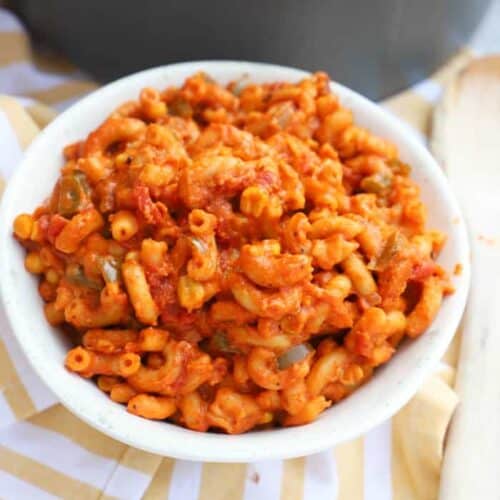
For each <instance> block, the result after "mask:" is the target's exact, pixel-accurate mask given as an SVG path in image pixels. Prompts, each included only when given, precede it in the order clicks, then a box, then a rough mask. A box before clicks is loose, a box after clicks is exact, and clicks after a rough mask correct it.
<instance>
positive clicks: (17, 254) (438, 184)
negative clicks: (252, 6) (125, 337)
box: [0, 61, 470, 462]
mask: <svg viewBox="0 0 500 500" xmlns="http://www.w3.org/2000/svg"><path fill="white" fill-rule="evenodd" d="M200 70H203V71H206V72H207V73H208V74H210V75H211V76H212V77H213V78H215V80H217V81H218V82H220V83H227V82H229V81H231V80H235V79H238V78H240V77H241V76H243V75H248V77H249V80H251V81H254V82H266V81H276V80H288V81H297V80H299V79H301V78H304V77H305V76H307V73H305V72H303V71H299V70H296V69H291V68H286V67H282V66H274V65H267V64H254V63H247V62H231V61H223V62H219V61H209V62H206V61H205V62H193V63H182V64H175V65H171V66H164V67H160V68H155V69H151V70H147V71H143V72H141V73H137V74H135V75H132V76H129V77H126V78H122V79H121V80H118V81H117V82H114V83H112V84H110V85H107V86H105V87H103V88H102V89H100V90H98V91H96V92H94V93H93V94H91V95H89V96H88V97H86V98H84V99H82V100H81V101H80V102H78V103H77V104H75V105H74V106H72V107H71V108H70V109H68V110H67V111H65V112H64V113H63V114H61V115H60V116H59V117H58V118H57V119H56V120H54V122H52V123H51V124H50V125H49V126H48V127H47V128H46V129H45V130H44V131H43V132H42V133H41V134H40V135H39V136H38V137H37V138H36V139H35V140H34V142H33V144H32V145H31V146H30V148H29V149H28V151H27V152H26V154H25V156H24V160H23V161H22V163H21V165H19V166H18V168H17V170H16V173H15V175H14V176H13V178H12V179H11V180H10V182H9V184H8V187H7V189H6V191H5V194H4V195H3V201H2V206H1V221H0V277H1V292H2V296H3V302H4V305H5V309H6V312H7V316H8V318H9V321H10V323H11V326H12V329H13V331H14V333H15V335H16V337H17V339H18V341H19V343H20V344H21V346H22V348H23V350H24V352H25V353H26V355H27V357H28V359H29V360H30V362H31V364H32V365H33V367H34V369H35V370H36V372H37V373H38V375H39V376H40V377H41V378H42V380H43V381H44V382H45V383H46V384H47V385H48V387H50V389H51V390H52V391H53V392H54V393H55V394H56V396H57V397H58V398H59V400H60V401H61V402H62V404H64V405H65V406H66V407H67V408H68V409H69V410H71V411H72V412H73V413H75V414H76V415H77V416H78V417H80V418H81V419H82V420H84V421H85V422H87V423H88V424H90V425H92V426H93V427H95V428H96V429H99V430H100V431H102V432H104V433H105V434H108V435H109V436H111V437H113V438H115V439H118V440H120V441H123V442H124V443H127V444H130V445H132V446H136V447H137V448H141V449H143V450H147V451H149V452H153V453H158V454H160V455H165V456H171V457H176V458H183V459H189V460H202V461H215V462H217V461H220V462H224V461H225V462H246V461H253V460H262V459H278V458H288V457H295V456H302V455H307V454H310V453H314V452H317V451H320V450H322V449H325V448H328V447H330V446H332V445H335V444H337V443H340V442H342V441H346V440H349V439H353V438H355V437H357V436H359V435H361V434H363V433H365V432H366V431H368V430H369V429H371V428H373V427H375V426H376V425H377V424H379V423H381V422H382V421H384V420H385V419H387V418H389V417H391V416H392V415H393V414H394V413H395V412H397V411H398V410H399V409H400V408H401V407H402V406H403V405H404V404H405V403H406V402H407V401H408V400H409V399H410V397H411V396H412V395H413V394H414V393H415V392H416V391H417V389H418V387H419V386H420V384H421V383H422V381H423V379H424V377H425V376H426V375H428V374H429V373H430V372H431V371H432V370H433V369H434V367H435V366H436V364H437V363H438V362H439V360H440V358H441V357H442V355H443V354H444V352H445V350H446V347H447V346H448V344H449V342H450V341H451V339H452V337H453V334H454V333H455V330H456V328H457V326H458V323H459V320H460V317H461V315H462V312H463V309H464V306H465V301H466V297H467V292H468V287H469V277H470V269H469V247H468V240H467V234H466V228H465V223H464V220H463V217H462V214H461V212H460V209H459V207H458V204H457V201H456V199H455V197H454V196H453V194H452V192H451V190H450V187H449V185H448V183H447V181H446V179H445V176H444V175H443V173H442V171H441V169H440V168H439V166H438V165H437V164H436V162H435V161H434V159H433V158H432V157H431V155H430V154H429V152H428V151H427V150H426V149H425V147H424V146H423V145H422V144H421V143H420V142H419V141H418V140H417V139H416V138H415V137H414V136H413V134H412V132H411V131H409V129H408V128H407V127H406V126H404V125H402V124H401V123H400V122H399V121H398V120H397V119H395V118H394V117H393V116H391V115H390V114H388V113H387V112H386V111H384V110H383V109H382V108H380V107H378V106H377V105H376V104H374V103H372V102H370V101H369V100H367V99H365V98H364V97H362V96H360V95H359V94H357V93H355V92H353V91H351V90H349V89H347V88H345V87H343V86H341V85H338V84H335V83H334V84H332V86H333V89H334V90H335V92H337V93H338V94H339V95H340V97H341V99H342V102H343V103H344V104H345V105H346V106H347V107H349V108H351V109H352V110H353V111H354V115H355V119H356V122H357V123H358V124H360V125H362V126H364V127H367V128H368V129H370V130H373V131H374V132H375V133H377V134H378V135H380V136H382V137H384V138H387V139H389V140H391V141H393V142H394V143H396V144H397V145H398V147H399V150H400V154H401V158H402V159H403V160H404V161H405V162H407V163H409V164H410V165H412V167H413V176H414V178H415V179H416V181H417V182H418V183H419V185H420V186H421V189H422V197H423V200H424V201H425V203H426V204H427V206H428V208H429V225H430V226H431V227H434V228H437V229H440V230H442V231H444V232H445V233H446V234H447V235H448V242H447V244H446V247H445V249H444V251H443V253H442V254H441V256H440V258H439V261H440V263H441V264H442V265H443V266H444V267H445V268H446V269H448V270H452V269H453V268H454V266H455V264H457V263H461V264H462V266H463V272H462V273H461V275H460V276H454V277H453V280H454V284H455V286H456V292H455V293H454V294H453V295H451V296H449V297H447V298H446V300H445V301H444V303H443V306H442V308H441V310H440V312H439V314H438V316H437V318H436V319H435V321H434V323H433V324H432V326H431V328H430V331H428V332H426V333H425V334H424V335H422V336H421V337H420V338H419V339H417V340H415V341H410V342H406V343H405V344H404V345H403V346H402V347H401V348H400V349H399V350H398V352H397V354H396V355H395V356H394V357H393V359H391V360H390V362H389V363H388V364H387V365H385V366H384V367H381V368H380V369H378V370H376V372H375V375H374V377H373V379H372V380H370V381H369V382H368V383H367V384H366V385H364V386H363V387H361V388H360V389H359V390H358V391H356V392H355V393H354V394H353V395H351V396H350V397H349V398H347V399H346V400H344V401H342V402H340V403H338V404H336V405H334V406H333V407H332V408H330V409H328V410H327V411H325V412H324V413H323V414H322V415H321V416H320V417H319V418H318V419H317V420H316V421H314V422H313V423H311V424H309V425H305V426H302V427H291V428H285V429H275V430H267V431H259V432H249V433H247V434H243V435H237V436H228V435H223V434H213V433H198V432H194V431H191V430H187V429H184V428H182V427H178V426H175V425H172V424H169V423H165V422H154V421H150V420H145V419H142V418H139V417H136V416H134V415H131V414H129V413H127V411H126V409H125V407H124V406H122V405H119V404H116V403H114V402H113V401H111V400H110V399H109V398H108V397H107V395H105V394H103V393H102V392H101V391H100V390H99V389H98V388H97V387H96V386H95V384H94V383H92V382H89V381H88V380H85V379H83V378H81V377H79V376H77V375H75V374H73V373H70V372H68V371H67V370H66V369H65V368H64V357H65V354H66V352H67V350H68V348H70V344H69V342H68V340H66V339H65V338H64V337H63V335H62V334H61V333H60V332H59V331H58V330H57V329H54V328H51V327H50V326H49V325H48V324H47V322H46V320H45V318H44V315H43V310H42V300H41V298H40V297H39V295H38V291H37V286H36V279H35V278H34V277H33V276H31V275H29V274H28V273H27V272H26V271H25V270H24V266H23V259H24V250H23V249H22V248H21V246H20V245H19V244H18V243H17V242H16V241H15V240H14V238H13V237H12V222H13V220H14V218H15V216H16V215H17V214H19V213H20V212H31V211H32V210H33V209H34V208H35V207H36V206H37V205H39V204H40V203H41V202H42V201H43V200H44V199H45V198H46V197H47V196H48V194H49V193H50V192H51V189H52V187H53V185H54V183H55V181H56V179H57V177H58V175H59V168H60V167H61V165H62V155H61V150H62V147H63V146H64V145H66V144H69V143H71V142H74V141H76V140H80V139H82V138H84V137H86V135H87V134H88V133H89V132H90V131H91V130H92V129H94V128H95V127H96V126H97V125H99V124H100V123H101V122H102V121H103V120H104V119H105V117H106V116H107V115H108V114H109V113H110V112H111V111H112V110H113V109H114V108H115V107H116V106H117V105H118V104H120V103H122V102H124V101H126V100H128V99H132V98H136V97H137V95H138V93H139V91H140V90H141V88H142V87H144V86H154V87H158V88H164V87H166V86H168V85H180V84H182V83H183V81H184V79H185V78H186V77H188V76H189V75H191V74H193V73H194V72H196V71H200Z"/></svg>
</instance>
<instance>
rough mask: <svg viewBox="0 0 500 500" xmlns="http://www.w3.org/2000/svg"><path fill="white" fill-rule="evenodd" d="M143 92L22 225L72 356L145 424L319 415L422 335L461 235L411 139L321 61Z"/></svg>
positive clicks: (72, 148)
mask: <svg viewBox="0 0 500 500" xmlns="http://www.w3.org/2000/svg"><path fill="white" fill-rule="evenodd" d="M235 89H236V85H235V84H234V83H232V84H229V85H228V86H227V87H222V86H220V85H218V84H217V83H215V82H214V81H212V80H211V79H210V78H209V77H208V76H206V75H203V74H201V73H200V74H196V75H193V76H191V77H190V78H188V79H187V80H186V81H185V83H184V85H182V86H181V87H180V88H173V87H172V88H168V89H166V90H165V91H163V92H160V91H158V90H157V89H153V88H145V89H143V90H142V91H141V92H140V94H139V96H138V99H137V100H135V101H130V102H127V103H124V104H123V105H122V106H120V107H119V108H118V109H117V110H116V111H115V112H114V113H112V115H111V116H109V117H108V119H106V121H105V122H104V123H103V124H102V125H101V126H99V127H98V128H97V129H96V130H95V131H93V132H91V133H90V134H89V136H88V137H87V138H86V139H85V140H84V141H82V142H80V143H75V144H73V145H69V146H67V147H66V148H65V149H64V155H65V158H66V164H65V166H64V168H63V169H62V172H61V177H60V179H59V181H58V183H57V185H56V186H55V188H54V190H53V193H52V195H51V196H50V198H49V199H48V201H47V202H46V203H45V204H44V205H43V206H41V207H39V208H38V209H37V210H36V211H35V212H34V213H33V214H20V215H19V216H18V217H17V218H16V219H15V221H14V224H13V232H14V236H15V238H16V239H17V240H18V241H19V242H20V243H21V244H22V245H23V246H24V247H25V248H26V251H27V254H26V258H25V268H26V270H27V271H28V272H30V273H33V274H35V275H37V276H39V287H38V290H39V293H40V296H41V297H42V299H43V300H44V302H45V305H44V311H45V315H46V318H47V321H48V322H49V323H50V324H52V325H63V326H66V327H67V326H69V327H71V328H73V329H74V330H75V331H76V332H78V333H79V334H80V337H79V338H80V339H81V340H80V342H79V345H76V346H75V347H74V348H73V349H71V350H70V351H69V352H68V354H67V357H66V361H65V365H66V367H67V368H68V369H69V370H71V371H73V372H75V373H77V374H79V375H80V376H83V377H86V378H93V379H95V381H96V383H97V386H98V387H99V389H101V390H102V391H103V392H105V393H107V394H108V395H109V397H110V398H111V399H112V400H113V401H115V402H117V403H120V404H123V405H126V407H127V410H128V411H129V412H131V413H133V414H135V415H138V416H140V417H143V418H149V419H157V420H166V419H168V420H170V421H172V422H174V423H176V424H179V425H183V426H185V427H187V428H189V429H192V430H195V431H200V432H204V431H208V430H210V429H214V428H217V429H219V430H222V431H224V432H227V433H230V434H234V433H241V432H246V431H248V430H250V429H253V428H263V427H269V426H279V425H282V426H291V425H302V424H306V423H308V422H311V421H312V420H314V419H315V418H316V417H317V416H318V415H319V414H320V413H321V412H322V411H324V410H325V409H326V408H328V407H329V406H330V405H331V404H333V403H336V402H337V401H339V400H341V399H343V398H345V397H347V396H348V395H349V394H351V393H352V392H353V391H354V390H356V388H358V387H359V386H360V385H362V384H363V383H365V382H366V381H367V380H369V379H370V377H371V376H372V373H373V370H374V369H375V368H376V367H377V366H379V365H381V364H383V363H385V362H387V361H389V359H390V358H391V356H392V355H393V354H394V352H395V351H396V349H397V347H398V345H399V343H400V342H402V341H403V340H404V338H405V337H409V338H413V337H417V336H419V335H421V334H423V333H424V332H425V330H426V329H427V328H428V327H429V326H430V324H431V323H432V321H433V318H434V317H435V316H436V314H437V313H438V311H439V308H440V306H441V302H442V300H443V297H444V296H445V295H446V294H447V293H450V292H451V291H452V290H451V287H450V285H449V282H448V277H447V275H446V273H445V272H444V270H443V269H442V268H441V267H440V266H439V265H438V264H436V262H435V258H436V256H437V254H438V253H439V251H440V250H441V248H442V247H443V245H444V243H445V236H444V235H443V234H441V233H439V232H438V231H432V230H428V229H427V228H426V227H425V220H426V211H425V206H424V205H423V203H422V201H421V200H420V197H419V189H418V186H416V184H415V183H414V182H413V181H412V180H411V179H410V177H409V171H410V168H409V167H408V166H407V165H405V164H404V163H402V162H401V161H400V160H399V159H398V153H397V150H396V148H395V147H394V146H393V145H392V144H390V143H389V142H387V141H385V140H384V139H382V138H379V137H377V136H375V135H373V134H372V133H371V132H369V131H368V130H365V129H362V128H360V127H359V126H357V125H356V124H355V123H354V118H353V115H352V113H351V111H350V110H349V109H347V108H345V107H343V105H342V103H341V102H340V101H339V99H338V97H337V96H336V95H334V94H333V93H332V92H331V90H330V86H329V80H328V77H327V75H325V74H324V73H317V74H314V75H312V76H311V77H309V78H306V79H305V80H303V81H301V82H298V83H284V82H278V83H271V84H262V85H248V86H247V87H245V88H243V89H242V90H241V91H240V92H238V94H239V95H236V94H237V92H236V90H235Z"/></svg>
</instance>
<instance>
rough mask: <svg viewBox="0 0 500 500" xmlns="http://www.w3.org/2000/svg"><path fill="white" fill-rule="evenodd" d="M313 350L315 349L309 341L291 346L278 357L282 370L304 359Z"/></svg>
mask: <svg viewBox="0 0 500 500" xmlns="http://www.w3.org/2000/svg"><path fill="white" fill-rule="evenodd" d="M311 351H313V348H312V347H311V346H310V345H309V344H307V343H305V344H299V345H296V346H293V347H291V348H290V349H288V351H286V352H284V353H283V354H282V355H281V356H279V357H278V366H279V368H280V370H285V369H286V368H288V367H289V366H291V365H293V364H294V363H298V362H299V361H302V360H303V359H304V358H306V356H307V355H308V354H309V353H310V352H311Z"/></svg>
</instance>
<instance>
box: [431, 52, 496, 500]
mask: <svg viewBox="0 0 500 500" xmlns="http://www.w3.org/2000/svg"><path fill="white" fill-rule="evenodd" d="M433 143H434V144H433V147H434V151H435V154H436V156H437V157H438V160H441V161H442V163H443V166H444V168H445V170H446V172H447V174H448V177H449V179H450V182H451V184H452V187H453V189H454V191H455V193H456V194H457V196H458V198H459V201H460V203H461V205H462V207H463V209H464V212H465V217H466V219H467V222H468V225H469V233H470V238H471V249H472V288H471V293H470V296H469V302H468V305H467V310H466V312H465V316H464V320H463V332H462V343H461V349H460V361H459V365H458V373H457V381H456V390H457V392H458V394H459V398H460V401H461V402H460V404H459V407H458V408H457V411H456V413H455V415H454V417H453V421H452V424H451V428H450V433H449V437H448V442H447V445H446V450H445V456H444V464H443V470H442V479H441V489H440V499H442V500H471V499H481V500H482V499H484V500H486V499H493V498H500V56H491V57H485V58H482V59H477V60H475V61H472V62H471V63H470V64H469V65H468V66H467V67H466V68H465V69H464V70H463V71H462V72H461V73H459V74H458V76H457V77H456V79H455V80H454V81H453V82H452V83H451V84H450V86H449V87H448V88H447V89H446V91H445V94H444V97H443V100H442V102H441V103H440V104H439V105H438V107H437V109H436V112H435V116H434V128H433Z"/></svg>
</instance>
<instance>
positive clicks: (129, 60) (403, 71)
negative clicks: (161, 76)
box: [12, 0, 490, 99]
mask: <svg viewBox="0 0 500 500" xmlns="http://www.w3.org/2000/svg"><path fill="white" fill-rule="evenodd" d="M489 2H490V0H371V1H370V0H366V1H363V0H308V1H306V0H253V1H237V0H218V1H211V2H209V1H206V0H205V1H204V0H182V1H176V0H164V1H161V0H142V1H140V2H138V1H127V0H85V1H74V0H44V1H40V0H14V1H13V2H12V3H13V6H14V8H15V9H17V11H18V12H19V14H20V15H21V16H22V17H23V18H24V20H25V21H26V22H27V24H28V26H29V27H30V28H31V29H32V30H33V32H34V33H35V34H36V35H37V36H39V37H41V38H42V39H43V40H44V41H46V42H47V43H49V44H50V45H52V46H53V47H54V48H56V49H58V50H60V51H62V52H64V53H65V54H66V55H67V56H68V57H69V58H70V59H71V60H72V61H73V62H74V63H75V64H77V65H78V66H80V67H81V68H83V69H84V70H87V71H88V72H90V73H91V74H92V75H94V76H95V77H96V78H98V79H100V80H111V79H114V78H117V77H119V76H122V75H125V74H127V73H131V72H134V71H137V70H140V69H143V68H147V67H150V66H157V65H162V64H167V63H171V62H175V61H187V60H197V59H243V60H251V61H268V62H273V63H279V64H283V65H289V66H296V67H299V68H304V69H307V70H318V69H323V70H326V71H328V72H329V73H330V75H331V76H332V78H334V79H335V80H338V81H340V82H342V83H344V84H346V85H348V86H349V87H352V88H353V89H356V90H358V91H360V92H362V93H363V94H365V95H367V96H369V97H371V98H374V99H379V98H382V97H385V96H387V95H389V94H392V93H394V92H396V91H398V90H400V89H402V88H404V87H407V86H408V85H410V84H412V83H414V82H415V81H418V80H420V79H422V78H424V77H425V76H426V75H428V74H429V73H430V72H432V71H433V70H434V69H436V68H437V67H438V66H439V65H440V64H442V63H443V61H445V60H446V58H448V57H449V56H450V55H451V54H452V53H453V52H454V51H455V50H456V49H457V48H458V47H460V46H461V45H463V44H464V42H466V41H467V39H468V37H469V36H470V34H471V32H472V31H473V29H474V28H475V27H476V25H477V24H478V22H479V20H480V19H481V17H482V14H483V13H484V11H485V9H486V7H487V6H488V4H489Z"/></svg>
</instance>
